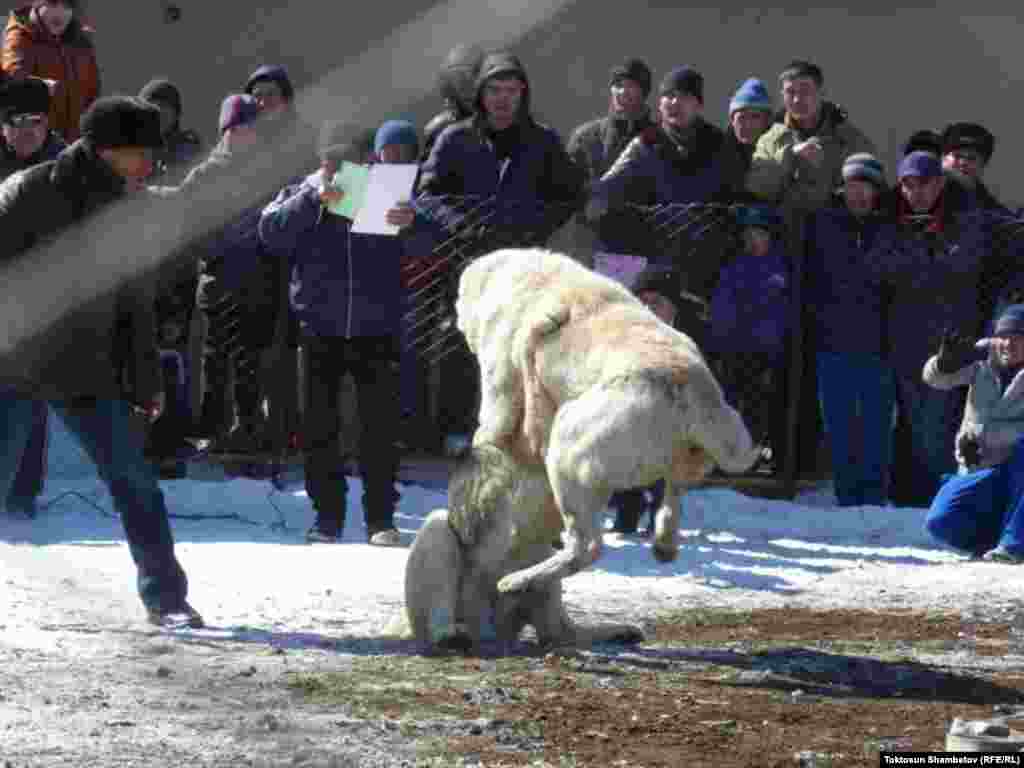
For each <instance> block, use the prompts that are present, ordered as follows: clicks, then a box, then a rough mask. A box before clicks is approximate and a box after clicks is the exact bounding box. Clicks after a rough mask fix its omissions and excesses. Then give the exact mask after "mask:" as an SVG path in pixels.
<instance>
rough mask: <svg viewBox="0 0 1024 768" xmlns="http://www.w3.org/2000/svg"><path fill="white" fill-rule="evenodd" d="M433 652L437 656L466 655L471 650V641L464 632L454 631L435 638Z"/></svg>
mask: <svg viewBox="0 0 1024 768" xmlns="http://www.w3.org/2000/svg"><path fill="white" fill-rule="evenodd" d="M434 650H435V653H438V654H452V653H462V654H467V653H469V652H470V651H471V650H473V639H472V638H471V637H470V636H469V635H468V634H466V633H465V632H460V631H455V632H453V633H452V634H450V635H445V636H444V637H439V638H437V639H436V640H435V641H434Z"/></svg>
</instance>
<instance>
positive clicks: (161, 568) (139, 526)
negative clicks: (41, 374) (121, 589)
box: [0, 398, 188, 610]
mask: <svg viewBox="0 0 1024 768" xmlns="http://www.w3.org/2000/svg"><path fill="white" fill-rule="evenodd" d="M50 407H51V408H53V410H54V412H55V413H56V414H57V416H58V417H60V419H61V421H63V422H64V423H65V424H66V425H67V428H68V431H69V432H71V434H72V435H74V437H75V439H76V440H78V441H79V443H80V444H81V446H82V448H83V449H84V451H85V453H86V454H87V455H88V456H89V458H90V459H91V460H92V461H93V463H94V464H95V465H96V468H97V470H98V471H99V476H100V479H101V480H103V482H104V484H105V485H106V486H107V489H108V490H109V491H110V496H111V498H112V499H113V502H114V509H115V510H116V511H117V513H118V515H120V517H121V523H122V525H124V532H125V537H126V538H127V539H128V549H129V551H130V552H131V555H132V560H134V561H135V566H136V568H137V571H138V577H137V588H138V591H139V597H141V598H142V602H143V604H145V606H146V607H147V608H150V609H154V610H160V609H176V608H179V607H180V606H181V604H182V603H183V602H184V601H185V595H186V592H187V590H188V583H187V580H186V578H185V572H184V571H183V570H182V569H181V566H180V565H179V564H178V560H177V558H175V556H174V539H173V537H172V536H171V527H170V522H169V520H168V517H167V506H166V504H165V503H164V495H163V492H162V491H161V490H160V486H159V485H158V483H157V480H156V475H155V473H154V470H153V467H152V465H151V464H150V463H149V462H148V461H147V460H146V459H145V458H144V456H143V453H142V448H143V435H142V431H141V430H140V429H138V428H137V426H135V425H134V424H133V423H132V416H131V411H130V407H129V405H128V404H127V403H126V402H124V401H122V400H95V401H83V402H76V403H68V402H61V401H51V402H50ZM31 409H32V401H31V400H19V399H16V398H8V399H3V400H0V427H2V428H3V430H4V434H3V436H2V437H3V439H2V441H0V498H6V497H7V495H8V494H9V493H10V489H11V487H12V485H13V483H14V479H15V476H16V474H17V470H18V466H19V464H20V462H21V459H22V456H23V454H24V451H25V446H26V445H27V444H28V438H29V433H30V427H31ZM26 413H27V414H29V415H28V416H26Z"/></svg>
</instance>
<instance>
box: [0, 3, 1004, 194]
mask: <svg viewBox="0 0 1024 768" xmlns="http://www.w3.org/2000/svg"><path fill="white" fill-rule="evenodd" d="M83 3H84V13H85V15H86V17H87V18H88V19H90V20H91V21H92V22H93V24H94V25H95V27H96V29H97V41H98V50H99V58H100V64H101V67H102V69H103V77H104V83H105V90H106V91H107V92H112V91H129V92H134V91H137V90H138V88H139V87H140V86H141V85H142V84H143V83H145V82H146V81H147V80H148V79H149V78H150V77H151V76H154V75H164V76H168V77H170V78H171V79H172V80H174V81H176V82H177V83H179V84H180V86H181V87H182V89H183V92H184V95H185V104H186V113H187V120H186V123H187V124H188V125H189V126H191V127H194V128H196V129H198V130H200V131H201V132H202V133H203V134H204V136H206V137H207V138H210V137H212V136H213V134H214V131H215V125H216V114H217V106H218V104H219V102H220V100H221V98H222V97H223V95H224V94H226V93H227V92H229V91H231V90H234V89H238V88H239V87H240V86H241V84H242V83H243V82H244V80H245V77H246V76H247V75H248V74H249V73H250V72H251V71H252V70H253V69H255V68H256V66H258V65H259V64H261V63H264V62H271V61H275V62H280V63H283V64H285V65H286V66H287V67H288V68H289V69H290V71H291V72H292V73H293V75H294V78H295V80H296V82H297V84H299V85H300V86H301V85H306V84H309V83H312V82H314V81H315V80H317V79H318V78H319V77H320V76H321V75H322V74H323V73H325V72H328V71H330V70H332V69H333V68H337V67H339V65H344V66H343V67H342V70H341V71H343V72H346V73H347V74H348V75H349V77H348V78H347V79H345V78H342V79H341V80H335V81H334V83H335V85H338V84H340V83H345V85H344V90H341V91H339V90H337V89H336V88H335V90H330V89H328V91H326V94H327V99H326V106H325V102H324V100H321V103H320V106H319V108H312V109H310V117H311V118H314V119H315V118H316V117H319V116H321V115H322V114H324V110H325V109H326V111H327V112H333V113H334V114H335V115H336V116H338V117H341V116H344V113H345V112H346V111H347V110H349V109H355V108H356V107H357V106H358V107H359V111H360V112H361V119H363V120H364V121H368V122H377V121H378V120H380V119H385V118H387V117H391V116H394V115H396V114H406V115H408V116H410V117H413V118H415V119H417V120H419V121H422V120H424V119H426V118H427V117H428V116H429V114H430V113H431V112H432V110H433V109H434V108H435V107H436V97H435V96H434V94H433V93H432V90H431V89H432V84H433V78H434V74H435V73H436V71H437V68H438V65H439V63H440V61H441V60H442V58H443V56H444V53H445V52H446V51H447V50H448V49H449V48H450V47H451V45H452V44H454V43H455V42H472V41H474V40H477V41H482V42H485V43H486V44H491V45H493V44H497V43H499V42H500V41H503V40H504V41H506V42H507V43H508V44H510V46H511V47H512V48H513V50H515V51H516V52H517V53H519V54H520V55H521V56H522V58H523V60H524V62H525V64H526V66H527V69H528V71H529V73H530V77H531V80H532V83H533V94H534V95H533V98H534V105H535V112H536V113H537V115H538V116H540V117H541V118H542V119H544V120H545V121H547V122H549V123H550V124H551V125H553V126H554V127H555V128H557V129H558V130H559V131H561V132H562V133H563V135H567V134H568V132H569V131H570V130H571V129H572V128H573V126H574V125H576V124H578V123H579V122H582V121H583V120H585V119H587V118H589V117H591V116H594V115H595V114H598V113H600V112H602V111H603V110H604V107H605V104H606V98H607V90H606V89H607V79H606V78H607V72H608V69H609V68H610V67H611V66H612V65H613V64H615V63H616V62H618V61H619V60H621V59H622V58H624V57H626V56H642V57H644V58H646V59H647V61H648V63H649V64H650V65H651V67H652V69H654V70H655V72H656V78H657V77H659V76H660V74H661V73H663V72H664V71H665V70H666V69H668V68H670V67H672V66H674V65H677V64H692V65H694V66H696V67H698V68H699V69H701V70H702V71H703V72H704V74H705V78H706V94H705V100H706V111H707V115H708V117H709V118H710V119H712V120H713V121H716V122H722V121H724V119H725V112H726V105H727V103H728V99H729V96H730V94H731V92H732V91H733V90H734V89H735V87H736V85H737V84H738V83H739V82H741V81H742V80H743V79H745V78H746V77H748V76H751V75H757V76H759V77H761V78H762V79H764V80H765V81H766V82H768V83H769V85H770V86H771V87H772V88H774V87H775V76H776V74H777V72H778V71H779V69H780V68H781V67H782V66H783V65H784V64H785V63H786V62H787V61H788V60H789V59H791V58H795V57H801V58H809V59H812V60H814V61H817V62H818V63H819V64H820V65H821V66H822V67H823V69H824V71H825V79H826V87H827V89H828V91H829V95H830V96H831V97H832V98H834V99H835V100H837V101H839V102H840V103H841V104H843V105H844V106H845V107H846V108H847V109H848V110H849V112H850V115H851V119H852V120H853V121H854V122H855V123H856V124H857V125H858V126H859V127H861V128H862V129H863V130H864V131H865V132H866V133H867V134H868V135H869V136H871V137H872V138H873V139H874V140H875V142H876V143H877V144H878V146H879V148H880V150H881V153H882V156H883V159H884V160H885V161H886V162H887V163H888V164H889V166H890V168H891V167H892V164H893V163H894V162H895V161H896V159H897V152H898V148H899V146H900V144H901V142H902V141H903V140H904V139H905V138H906V137H907V136H908V135H909V134H910V133H911V132H912V131H914V130H916V129H918V128H923V127H933V128H941V127H942V126H943V125H944V124H946V123H947V122H950V121H954V120H977V121H980V122H983V123H985V124H986V125H987V126H988V127H989V128H990V130H992V132H993V133H994V134H995V135H996V137H997V148H996V154H995V158H994V162H993V165H992V167H991V168H990V169H989V174H988V180H989V182H990V185H991V186H992V187H993V189H994V190H995V191H996V193H997V194H998V195H1001V196H1002V197H1004V198H1005V199H1006V200H1008V201H1011V202H1012V201H1017V202H1020V203H1024V185H1022V184H1021V183H1020V181H1019V180H1020V178H1021V172H1022V171H1024V167H1022V156H1021V154H1020V153H1019V152H1018V151H1017V147H1016V143H1015V142H1014V141H1013V139H1014V138H1015V136H1016V130H1015V129H1016V126H1017V113H1018V112H1019V107H1018V104H1017V100H1016V97H1017V96H1018V94H1019V93H1020V85H1021V83H1020V81H1021V78H1022V77H1024V74H1022V73H1024V66H1022V65H1024V53H1022V52H1021V51H1022V49H1021V48H1020V46H1019V41H1020V40H1021V39H1022V34H1021V33H1022V31H1024V30H1022V22H1021V20H1020V19H1019V18H1018V17H1017V16H1014V15H1010V14H1009V13H1008V12H1007V11H1004V10H996V7H995V4H991V7H986V5H987V4H985V3H979V4H978V5H976V6H974V5H972V6H968V7H965V6H963V5H962V4H960V3H957V4H954V3H952V2H948V1H947V0H943V1H942V2H939V3H937V4H934V5H924V4H922V5H921V6H918V7H909V6H905V7H899V8H893V7H892V6H889V5H887V4H882V3H870V2H868V3H861V4H860V5H859V7H856V8H852V9H851V8H848V7H818V8H806V7H804V6H803V5H801V4H797V3H793V2H788V0H787V2H785V3H783V4H781V5H782V7H777V8H770V9H751V8H747V7H745V6H742V5H741V4H739V3H733V2H727V1H723V2H722V3H721V7H714V8H680V7H678V5H677V4H676V3H669V2H647V3H642V2H634V3H628V4H624V3H611V2H593V1H586V0H577V1H576V2H569V3H563V2H557V0H532V1H531V2H525V0H524V1H523V2H519V3H518V4H517V2H516V0H501V2H499V1H498V0H491V3H493V6H494V7H493V8H489V7H488V3H487V2H484V0H473V2H472V3H468V2H464V1H463V0H452V1H451V2H449V3H444V4H439V5H436V4H434V3H431V2H429V1H428V0H401V1H400V2H399V1H396V0H392V1H391V2H378V3H375V4H371V5H363V6H362V7H361V8H360V9H359V11H358V17H357V14H356V12H354V11H352V10H350V9H351V8H352V7H353V5H354V4H349V3H341V2H327V1H326V0H291V2H284V3H274V2H270V1H269V0H245V2H239V1H237V0H218V2H200V0H178V2H177V5H178V6H179V7H180V8H181V11H182V17H181V20H180V21H178V22H177V23H173V24H169V23H166V22H165V20H164V13H163V9H164V7H165V5H166V2H165V1H164V0H133V2H125V0H83ZM12 5H13V3H10V2H8V3H5V4H0V8H4V9H6V8H9V7H11V6H12ZM453 9H454V10H453ZM428 11H429V13H427V12H428ZM425 13H427V15H426V16H423V15H422V14H425ZM531 15H536V16H537V17H538V18H539V19H540V20H541V21H542V23H541V25H540V26H539V27H536V28H534V29H532V30H526V29H525V27H527V26H528V25H529V24H530V23H532V20H533V19H532V18H531ZM417 17H419V19H420V20H421V23H420V24H419V26H420V27H421V29H420V30H419V35H418V36H416V34H412V36H406V37H404V38H401V39H404V40H408V41H410V42H409V44H407V45H405V46H403V48H404V49H403V50H402V51H400V52H396V53H395V55H394V56H392V55H391V48H389V47H388V46H391V45H393V44H394V42H395V38H390V39H389V37H388V36H389V34H391V32H392V30H393V29H395V28H396V27H398V26H399V25H402V24H405V23H406V22H409V21H410V20H413V19H414V18H417ZM424 27H425V29H426V31H425V32H424V29H422V28H424ZM407 29H412V28H407ZM375 46H376V47H377V48H378V49H383V50H379V51H378V52H377V55H375V56H374V55H370V56H366V55H361V54H363V52H364V51H367V50H371V49H373V48H374V47H375ZM399 86H404V88H399ZM332 87H334V86H332ZM338 87H340V85H338ZM321 95H323V94H321ZM369 96H372V97H373V98H372V99H370V101H369V102H368V101H367V98H368V97H369ZM371 103H372V104H373V105H375V106H374V109H375V110H377V111H375V112H372V113H370V112H367V111H366V110H367V108H368V107H367V105H368V104H371Z"/></svg>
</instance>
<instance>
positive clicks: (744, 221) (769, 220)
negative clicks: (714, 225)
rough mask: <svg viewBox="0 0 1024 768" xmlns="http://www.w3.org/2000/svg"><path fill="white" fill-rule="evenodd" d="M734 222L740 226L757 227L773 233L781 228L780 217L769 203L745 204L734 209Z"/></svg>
mask: <svg viewBox="0 0 1024 768" xmlns="http://www.w3.org/2000/svg"><path fill="white" fill-rule="evenodd" d="M736 223H737V224H739V225H740V227H742V228H746V227H758V228H759V229H764V230H766V231H768V232H771V233H773V234H776V233H778V232H779V231H780V230H781V229H782V217H781V216H780V215H779V213H778V211H776V210H775V209H774V208H772V207H771V206H769V205H745V206H743V207H742V208H739V209H738V210H737V211H736Z"/></svg>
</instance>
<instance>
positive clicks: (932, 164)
mask: <svg viewBox="0 0 1024 768" xmlns="http://www.w3.org/2000/svg"><path fill="white" fill-rule="evenodd" d="M941 175H942V164H941V163H940V162H939V158H937V157H936V156H935V155H933V154H932V153H931V152H924V151H923V150H918V151H916V152H911V153H910V154H909V155H907V156H906V157H904V158H903V159H902V160H900V167H899V170H898V171H897V173H896V177H897V178H898V179H899V180H900V181H902V180H903V179H905V178H907V177H908V176H920V177H921V178H924V179H930V178H934V177H936V176H941Z"/></svg>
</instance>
